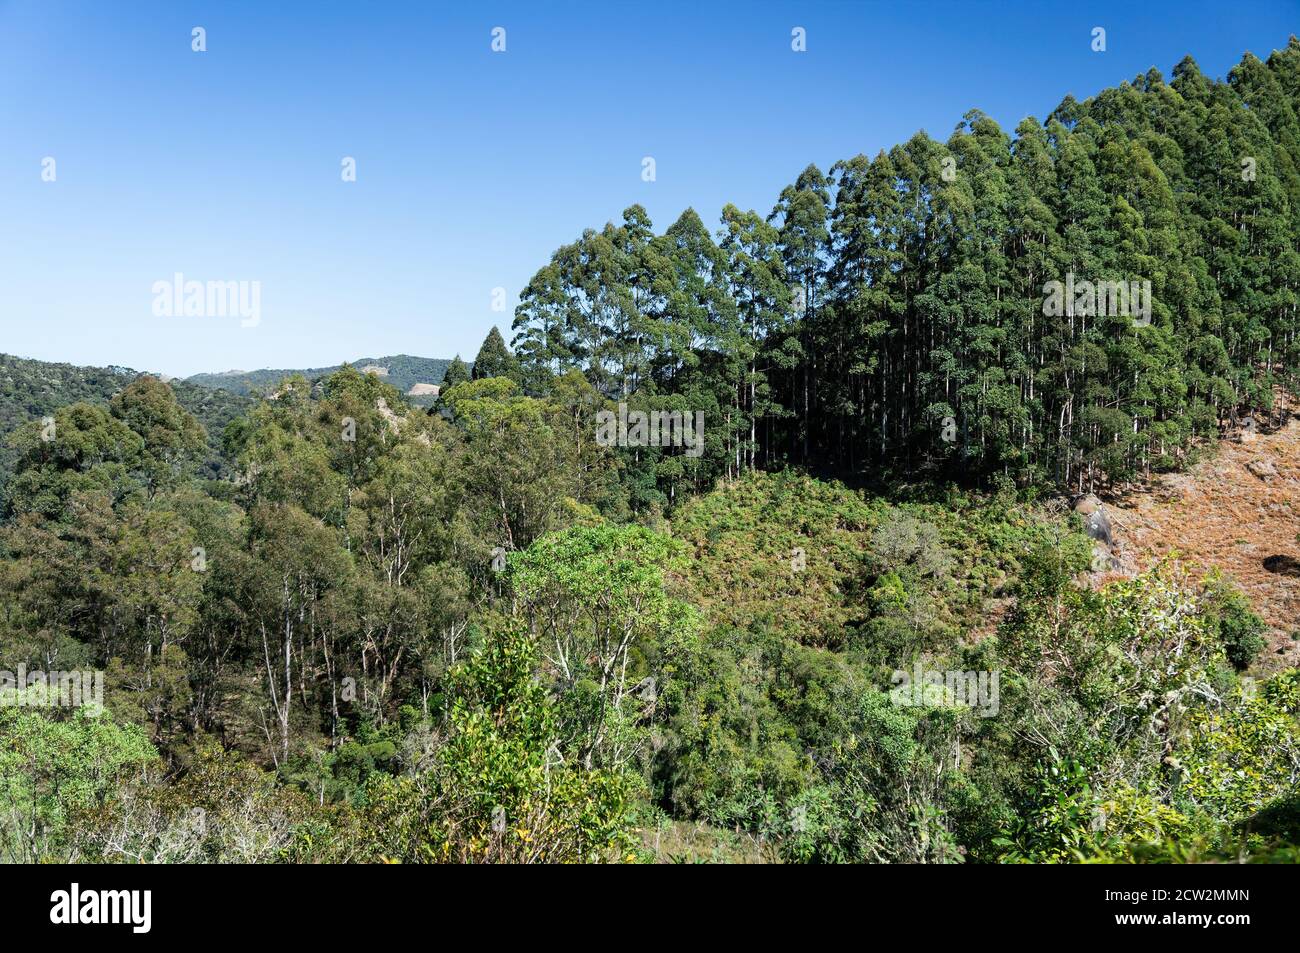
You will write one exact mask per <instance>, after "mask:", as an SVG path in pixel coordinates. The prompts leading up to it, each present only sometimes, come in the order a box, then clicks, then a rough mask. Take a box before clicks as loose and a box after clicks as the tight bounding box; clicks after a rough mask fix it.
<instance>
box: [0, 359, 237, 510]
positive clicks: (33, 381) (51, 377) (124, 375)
mask: <svg viewBox="0 0 1300 953" xmlns="http://www.w3.org/2000/svg"><path fill="white" fill-rule="evenodd" d="M139 373H140V372H138V371H135V370H132V369H131V368H129V367H78V366H76V365H74V364H54V363H50V362H48V361H36V360H31V359H29V358H22V357H14V356H13V355H11V354H0V485H3V483H4V480H5V477H6V476H7V475H8V473H9V472H10V466H11V464H12V462H13V450H12V449H11V448H10V447H9V440H8V437H9V435H10V434H11V433H13V431H14V429H15V428H17V427H18V426H19V425H20V424H23V423H26V422H27V421H29V420H31V419H33V418H37V417H44V416H45V415H47V414H51V413H53V412H54V411H55V410H58V409H59V408H60V407H66V406H68V405H69V404H75V403H77V402H78V401H84V402H85V403H89V404H96V405H100V406H107V404H108V401H109V398H111V397H112V396H113V395H114V394H116V393H117V392H118V391H119V390H121V389H122V388H123V387H125V386H126V385H127V384H129V383H131V381H133V380H135V378H136V377H138V376H139ZM171 386H172V390H173V391H175V393H176V399H177V401H178V402H179V403H180V405H181V406H182V407H184V408H185V409H186V410H188V411H189V412H190V413H191V414H193V415H194V416H195V417H196V418H197V419H198V421H199V423H201V424H203V427H204V429H205V430H207V432H208V445H209V447H210V448H211V449H212V457H211V460H210V461H209V469H210V470H212V471H213V472H214V473H216V472H219V471H220V469H221V467H220V462H219V460H218V459H217V449H218V447H219V446H220V442H221V433H222V431H223V430H225V428H226V424H228V423H230V421H231V420H233V419H234V418H235V417H238V416H239V415H240V414H243V413H245V412H246V411H247V410H248V409H249V407H251V406H252V403H253V402H252V401H251V400H250V399H249V398H247V397H243V396H239V395H236V394H232V393H230V392H229V391H226V390H218V389H214V388H211V387H200V386H198V385H195V384H191V383H189V382H187V381H182V380H173V381H171Z"/></svg>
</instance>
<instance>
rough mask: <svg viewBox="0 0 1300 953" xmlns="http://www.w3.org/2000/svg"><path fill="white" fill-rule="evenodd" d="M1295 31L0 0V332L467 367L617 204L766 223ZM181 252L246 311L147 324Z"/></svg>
mask: <svg viewBox="0 0 1300 953" xmlns="http://www.w3.org/2000/svg"><path fill="white" fill-rule="evenodd" d="M195 26H202V27H204V28H205V29H206V30H207V45H208V51H207V52H206V53H194V52H192V51H191V49H190V42H191V40H190V36H191V29H192V28H193V27H195ZM495 26H502V27H505V28H506V30H507V34H506V36H507V51H506V52H505V53H504V54H494V53H492V52H491V50H490V42H491V36H490V31H491V30H492V28H493V27H495ZM795 26H802V27H804V28H805V29H806V30H807V37H808V51H807V52H806V53H794V52H792V51H791V49H790V31H791V29H792V28H793V27H795ZM1094 26H1102V27H1104V28H1105V29H1106V31H1107V50H1106V52H1105V53H1094V52H1092V50H1091V49H1090V43H1091V30H1092V28H1093V27H1094ZM1297 31H1300V2H1297V0H1286V2H1282V0H1277V2H1272V0H1248V2H1223V0H1215V2H1202V0H1191V2H1186V0H1184V2H1163V0H1154V2H1149V0H1142V2H1136V0H1125V2H1122V3H1096V4H1092V3H1082V2H1056V0H1042V2H1038V3H1029V2H1026V3H1015V2H1008V3H1000V2H988V3H983V2H978V0H963V2H957V3H928V2H906V3H905V2H901V0H899V2H893V3H871V2H836V3H832V2H823V3H799V4H795V3H748V2H745V3H742V2H728V3H722V2H707V0H693V2H685V3H678V2H672V0H653V2H649V0H647V2H635V3H631V2H629V3H622V2H604V3H581V4H579V3H565V2H554V3H550V2H548V3H540V2H533V3H527V4H524V3H519V4H491V3H468V2H467V3H461V4H447V3H432V2H426V3H411V4H406V3H397V2H392V3H364V2H349V3H332V2H320V3H300V4H293V3H274V4H272V3H242V2H220V3H186V2H176V0H168V2H158V3H154V2H126V0H119V2H114V3H109V2H85V3H72V2H60V0H0V294H2V295H3V297H2V298H0V332H2V333H0V351H4V352H8V353H16V354H20V355H23V356H28V357H37V358H42V359H46V360H62V361H70V362H73V363H79V364H96V365H102V364H110V363H112V364H125V365H128V366H131V367H136V368H139V369H147V370H155V371H162V372H166V373H170V374H181V375H186V374H191V373H195V372H198V371H217V370H225V369H229V368H243V369H251V368H255V367H267V366H271V367H284V366H289V367H298V366H315V365H324V364H332V363H336V362H338V361H340V360H344V359H352V358H357V357H362V356H379V355H383V354H390V353H399V352H405V353H411V354H419V355H424V356H428V357H449V356H451V355H452V354H453V353H455V352H460V353H461V354H463V355H464V356H465V357H466V358H472V357H473V355H474V353H475V351H476V350H477V348H478V345H479V343H480V342H481V340H482V338H483V336H484V334H485V333H486V332H487V330H488V328H490V327H491V326H492V324H494V323H498V324H500V325H501V326H502V330H503V332H504V333H506V336H507V338H508V337H509V323H510V319H511V315H512V313H513V310H514V304H515V299H516V295H517V294H518V292H519V290H520V289H521V288H522V287H523V285H524V284H525V283H526V282H527V280H528V278H529V277H530V276H531V275H532V274H533V272H534V271H536V269H537V268H538V267H540V266H541V265H542V264H544V263H545V262H546V260H547V259H548V257H549V256H550V253H551V252H552V251H553V250H554V249H555V248H556V247H557V246H558V245H560V244H562V243H564V242H568V241H571V240H573V239H574V238H575V237H577V236H578V235H579V234H580V233H581V230H582V229H583V228H584V227H587V226H596V227H599V226H600V225H601V224H603V223H604V222H606V221H608V220H610V219H617V218H618V216H619V214H620V212H621V211H622V210H623V208H625V207H626V206H628V205H629V204H631V203H633V202H640V203H642V204H643V205H645V206H646V208H647V209H648V210H649V212H650V214H651V216H652V218H653V220H654V223H655V226H656V228H657V229H659V230H662V229H663V228H664V227H666V226H667V225H668V224H670V223H671V222H672V220H673V219H674V218H675V217H676V216H677V215H678V214H679V213H680V212H681V211H682V210H683V209H684V208H686V207H687V206H693V207H695V208H696V210H697V211H699V213H700V214H701V216H702V217H703V218H704V220H705V221H706V223H708V224H710V226H716V223H717V217H718V213H719V212H720V210H721V208H722V206H723V205H724V204H725V203H726V202H729V201H730V202H734V203H736V204H737V205H739V206H741V207H743V208H751V207H752V208H755V209H757V210H759V211H760V212H763V213H764V214H766V213H767V212H769V211H770V210H771V207H772V205H773V203H774V201H775V199H776V196H777V195H778V193H779V192H780V190H781V188H782V187H783V186H784V185H785V184H787V183H788V182H790V181H791V180H792V179H793V178H794V176H795V175H797V174H798V172H799V170H800V169H802V168H803V167H804V166H805V165H807V164H808V163H809V162H816V163H818V164H820V165H822V167H823V168H826V167H829V166H830V165H831V164H832V163H833V162H835V161H836V160H837V159H841V158H846V157H849V156H852V155H855V154H857V153H859V152H866V153H868V154H874V153H875V152H876V151H877V150H879V149H880V148H888V147H889V146H890V145H892V144H894V143H896V142H900V141H902V140H905V139H906V138H907V137H908V136H910V135H911V134H912V133H913V132H914V131H916V130H917V129H919V128H924V129H925V130H926V131H927V132H929V133H930V134H931V135H934V136H936V137H939V138H946V137H947V136H948V134H949V133H950V132H951V130H952V128H953V126H954V125H955V124H956V123H957V122H958V120H959V119H960V117H961V115H962V114H963V113H964V112H965V111H966V110H968V109H970V108H972V107H978V108H980V109H983V110H984V111H985V112H986V113H988V114H989V115H991V116H993V117H994V118H995V119H996V120H997V121H998V122H999V123H1001V124H1002V125H1003V127H1004V128H1006V129H1007V130H1008V131H1010V130H1011V129H1013V128H1014V126H1015V124H1016V123H1017V122H1018V121H1019V120H1020V119H1021V118H1023V117H1024V116H1026V115H1033V116H1036V117H1039V118H1040V119H1041V118H1042V117H1043V116H1044V115H1045V114H1046V113H1048V112H1050V111H1051V109H1052V108H1053V107H1055V106H1056V105H1057V103H1059V102H1060V100H1061V98H1062V97H1063V96H1064V95H1065V94H1066V93H1073V94H1074V95H1075V96H1076V97H1078V98H1081V99H1082V98H1084V97H1086V96H1089V95H1091V94H1093V93H1095V92H1096V91H1097V90H1099V89H1101V88H1103V87H1105V86H1108V85H1113V84H1115V83H1117V82H1119V81H1121V80H1124V79H1129V78H1132V77H1133V76H1135V75H1136V74H1138V73H1140V72H1145V71H1146V70H1147V69H1148V68H1149V67H1151V66H1156V67H1158V68H1159V69H1160V70H1161V71H1162V72H1164V73H1165V75H1166V76H1167V75H1169V72H1170V71H1171V70H1172V68H1173V66H1174V64H1175V63H1176V62H1178V60H1179V59H1181V58H1182V56H1183V55H1184V54H1186V53H1191V54H1192V55H1193V56H1194V57H1195V58H1196V60H1197V61H1198V62H1199V63H1200V64H1201V68H1202V69H1203V70H1204V71H1205V72H1206V73H1208V74H1210V75H1213V76H1223V75H1224V74H1225V73H1226V71H1227V70H1228V69H1229V68H1231V66H1232V65H1233V64H1234V63H1235V62H1236V61H1237V60H1238V59H1239V58H1240V56H1241V54H1242V53H1243V52H1244V51H1246V50H1251V51H1253V52H1255V53H1256V54H1257V55H1259V56H1261V57H1266V56H1267V55H1268V53H1269V51H1270V50H1271V49H1273V48H1274V47H1278V46H1283V45H1285V43H1286V40H1287V37H1288V35H1289V34H1290V33H1293V32H1297ZM646 155H650V156H653V157H654V158H655V160H656V163H657V181H655V182H653V183H647V182H643V181H642V179H641V159H642V157H643V156H646ZM46 156H52V157H54V158H55V160H56V162H57V181H55V182H53V183H47V182H42V181H41V162H42V159H43V158H44V157H46ZM344 156H353V157H355V158H356V160H357V172H358V181H357V182H355V183H344V182H342V181H341V179H340V162H341V160H342V158H343V157H344ZM178 271H179V272H182V273H184V274H185V276H186V277H187V278H191V279H198V280H204V281H206V280H245V281H260V282H261V286H262V302H261V322H260V324H259V325H258V326H257V327H250V328H242V327H240V325H239V321H238V319H232V318H216V317H206V318H197V317H191V318H184V317H171V318H166V317H156V316H155V315H154V314H153V311H152V303H153V295H152V292H151V287H152V285H153V283H154V282H156V281H159V280H170V278H171V276H172V275H173V273H175V272H178ZM498 286H500V287H503V288H505V289H506V292H507V301H506V310H505V311H504V312H500V313H498V312H494V311H493V310H492V307H491V304H492V289H493V288H495V287H498Z"/></svg>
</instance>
